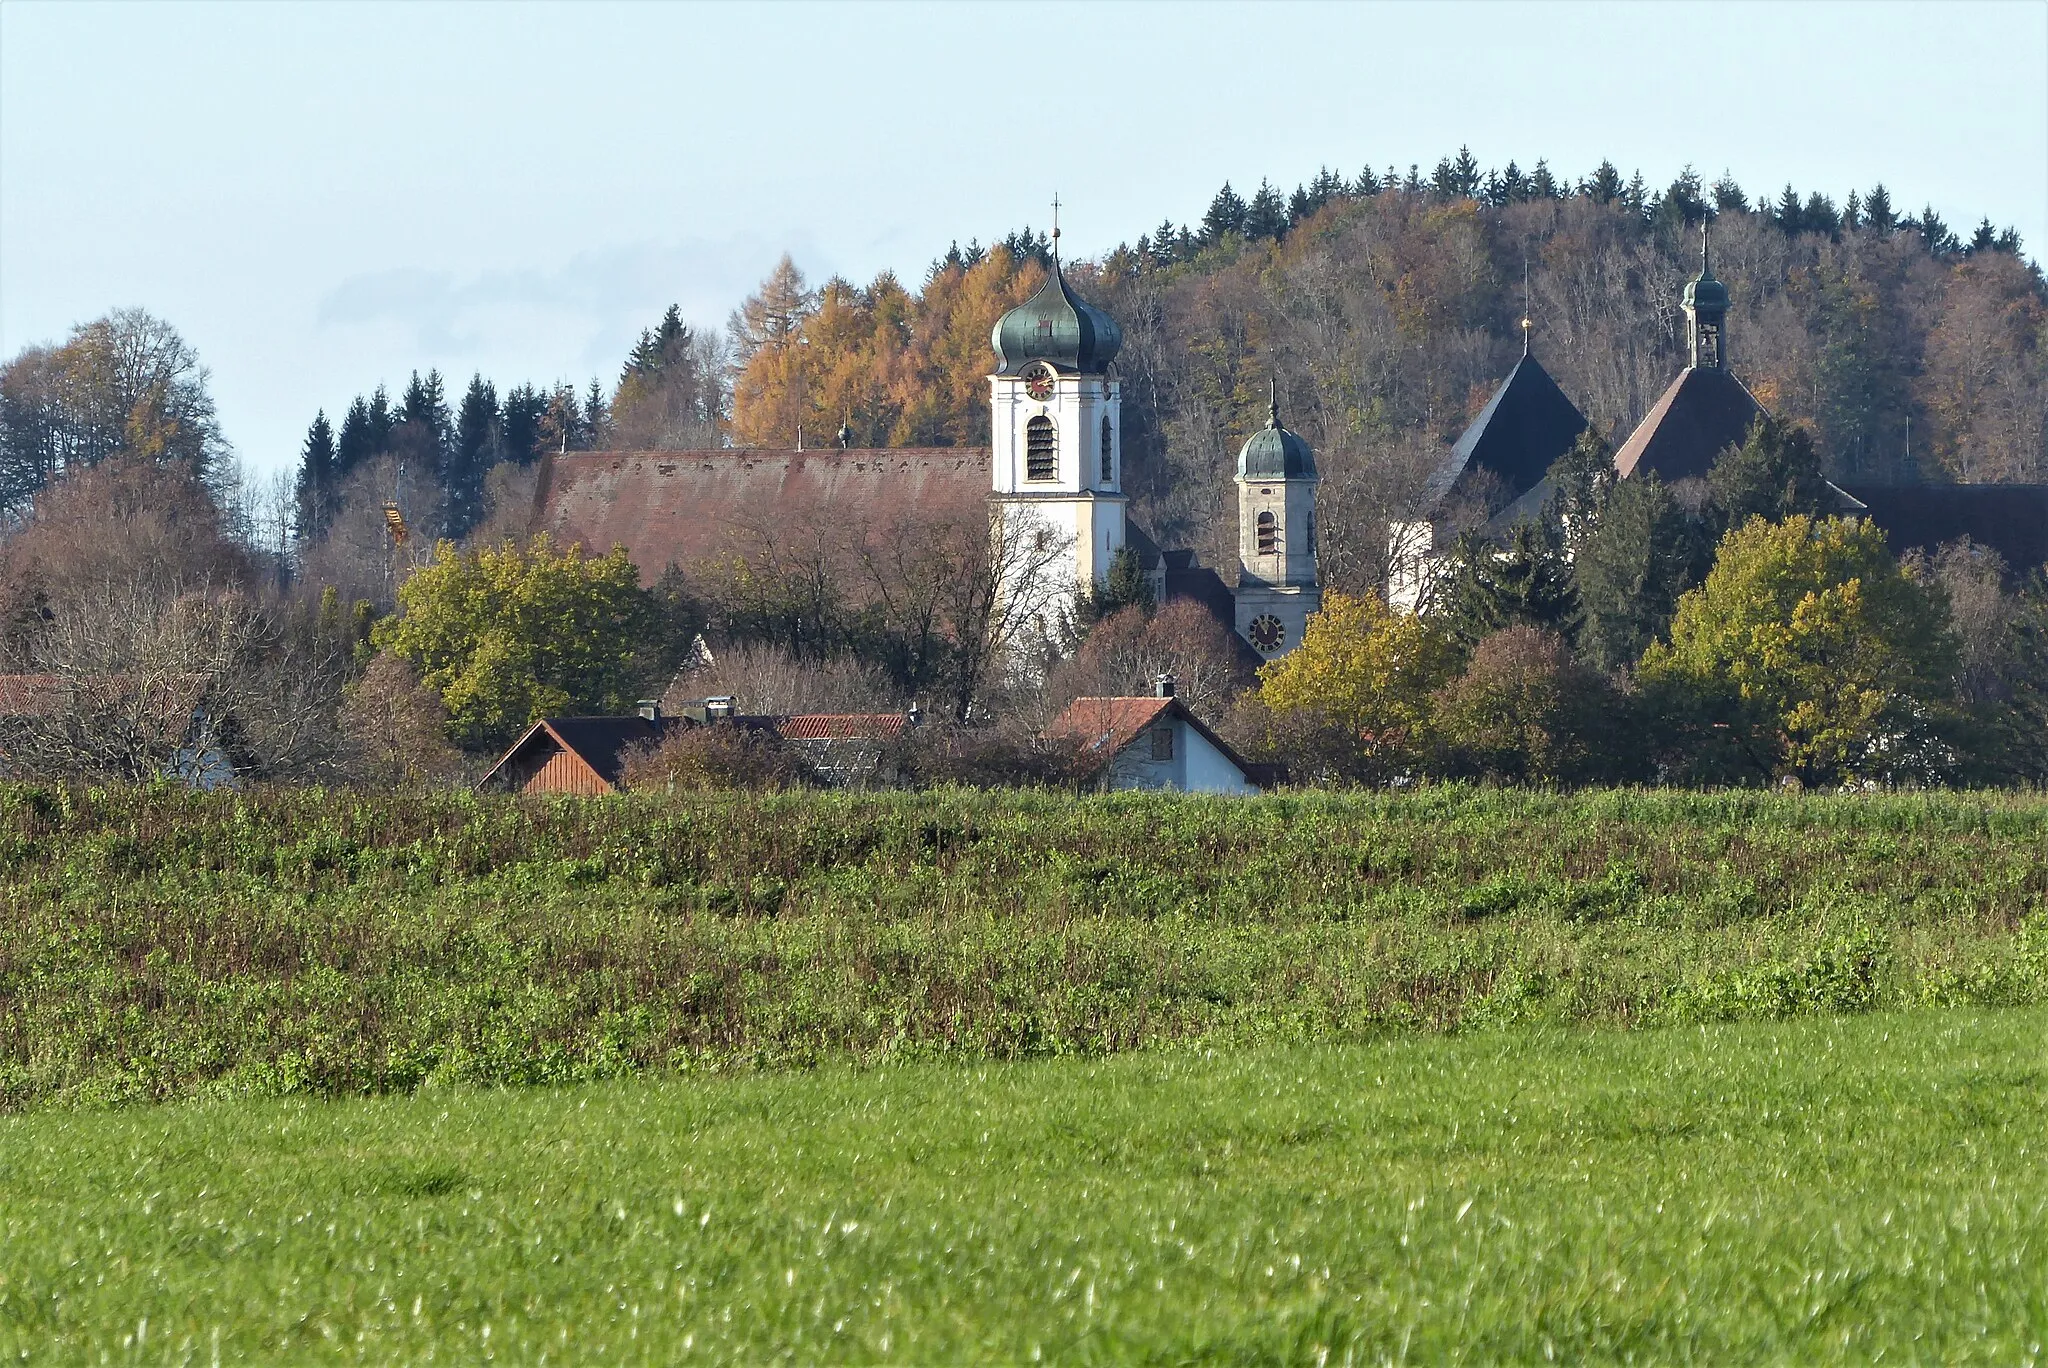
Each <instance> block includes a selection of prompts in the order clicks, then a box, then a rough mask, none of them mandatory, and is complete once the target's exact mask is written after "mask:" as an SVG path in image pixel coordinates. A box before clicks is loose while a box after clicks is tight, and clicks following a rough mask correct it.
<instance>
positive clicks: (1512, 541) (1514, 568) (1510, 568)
mask: <svg viewBox="0 0 2048 1368" xmlns="http://www.w3.org/2000/svg"><path fill="white" fill-rule="evenodd" d="M1435 613H1436V615H1437V616H1438V617H1439V619H1440V620H1441V622H1442V625H1443V627H1444V630H1446V631H1447V632H1449V633H1450V635H1451V636H1452V637H1453V638H1455V639H1456V640H1458V641H1459V642H1461V643H1463V645H1464V646H1466V647H1467V648H1468V649H1469V648H1470V647H1473V646H1476V645H1478V644H1479V643H1480V642H1481V641H1483V640H1485V639H1486V638H1487V637H1489V636H1492V635H1493V634H1494V633H1495V632H1498V631H1502V630H1504V629H1506V628H1509V627H1518V626H1521V627H1540V628H1543V629H1544V630H1546V631H1550V632H1555V633H1557V634H1558V635H1559V636H1561V637H1563V638H1564V639H1565V640H1566V641H1570V642H1576V641H1577V640H1578V635H1579V627H1580V624H1581V622H1582V621H1583V620H1584V612H1583V610H1582V609H1581V607H1580V603H1579V588H1578V585H1577V583H1576V582H1575V581H1574V580H1573V578H1572V566H1571V562H1570V560H1568V559H1567V558H1566V556H1565V554H1564V546H1563V542H1562V539H1561V538H1560V537H1559V535H1558V531H1557V528H1556V527H1555V526H1554V525H1553V524H1550V523H1548V522H1523V523H1518V524H1516V526H1515V529H1514V531H1513V532H1512V533H1511V534H1509V537H1508V543H1507V545H1506V546H1500V545H1497V544H1495V543H1492V542H1489V541H1487V540H1486V539H1485V538H1483V537H1482V536H1480V535H1479V534H1478V533H1473V532H1468V533H1466V534H1465V535H1464V536H1463V537H1461V538H1460V539H1459V540H1458V544H1457V547H1456V549H1455V550H1453V552H1452V553H1451V561H1450V565H1449V567H1448V573H1447V574H1446V576H1445V579H1444V581H1443V585H1442V587H1441V589H1440V590H1439V591H1438V597H1437V605H1436V609H1435Z"/></svg>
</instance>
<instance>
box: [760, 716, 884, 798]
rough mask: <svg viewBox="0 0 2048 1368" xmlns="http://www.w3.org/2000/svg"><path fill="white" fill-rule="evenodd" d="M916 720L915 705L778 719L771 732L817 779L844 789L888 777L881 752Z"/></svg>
mask: <svg viewBox="0 0 2048 1368" xmlns="http://www.w3.org/2000/svg"><path fill="white" fill-rule="evenodd" d="M918 720H919V714H918V710H917V708H915V707H912V708H911V709H910V711H909V712H907V713H808V714H802V715H799V716H794V717H785V718H781V719H780V720H778V722H777V723H776V728H775V730H776V732H777V733H778V734H779V735H780V736H781V737H782V739H783V740H784V741H785V742H786V743H788V745H789V747H790V749H792V750H794V751H796V752H797V753H798V754H800V755H802V756H803V757H804V759H806V760H808V761H809V762H810V765H811V770H812V772H813V773H815V774H816V775H817V776H818V778H820V779H821V780H823V781H824V782H825V783H827V784H830V785H832V786H833V787H834V788H843V787H846V786H848V785H860V784H866V783H869V782H871V781H874V780H881V781H883V782H887V781H889V780H890V779H892V778H893V777H894V776H893V775H891V774H889V773H887V772H886V769H887V767H886V766H885V764H884V754H885V752H886V751H887V749H888V747H889V745H890V743H891V742H894V741H900V740H902V739H903V734H904V733H905V732H906V731H908V730H909V729H910V728H912V727H915V726H916V725H917V724H918Z"/></svg>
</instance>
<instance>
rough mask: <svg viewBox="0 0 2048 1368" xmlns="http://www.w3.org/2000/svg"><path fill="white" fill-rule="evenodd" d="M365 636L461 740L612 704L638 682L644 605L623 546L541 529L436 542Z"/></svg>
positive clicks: (488, 742)
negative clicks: (516, 537) (518, 535)
mask: <svg viewBox="0 0 2048 1368" xmlns="http://www.w3.org/2000/svg"><path fill="white" fill-rule="evenodd" d="M398 607H399V611H398V615H397V616H395V617H390V618H386V619H385V620H383V621H382V622H379V623H378V624H377V626H376V629H375V631H374V632H373V633H372V636H371V640H372V641H373V643H374V644H375V645H376V646H377V647H378V649H380V650H387V651H391V652H392V653H394V654H396V655H398V656H400V657H402V658H404V659H405V660H406V662H407V663H409V664H410V665H411V666H412V667H413V668H414V669H415V670H416V671H418V673H419V677H420V681H421V682H422V683H423V684H425V685H426V686H427V687H428V688H430V689H432V690H433V691H434V692H435V693H436V694H438V695H439V696H440V698H441V701H442V703H443V704H444V705H445V706H446V707H447V709H448V727H449V733H450V738H451V739H452V740H454V741H455V742H456V743H457V744H458V745H461V746H463V747H464V748H465V749H470V750H492V749H496V748H500V747H503V746H505V745H507V744H509V743H510V742H511V741H512V739H513V738H514V737H515V736H516V735H517V734H518V732H519V730H520V729H521V728H523V727H524V726H526V725H527V724H528V723H530V722H532V721H533V720H534V719H535V718H539V717H544V716H550V715H562V714H573V713H620V712H624V711H625V710H626V709H627V708H629V707H630V706H631V705H632V703H633V702H634V700H635V699H636V698H637V697H639V694H640V691H641V690H642V688H643V687H644V686H645V684H646V683H647V680H646V678H645V675H646V668H645V667H646V664H647V653H648V650H649V645H650V638H651V637H652V636H653V632H652V619H653V614H654V605H653V603H652V600H651V598H650V596H649V595H648V593H647V591H646V590H644V589H642V588H641V587H640V576H639V572H638V571H637V570H636V569H634V567H633V563H632V562H631V561H630V560H628V559H627V558H626V553H625V551H624V550H623V549H615V550H613V551H612V552H611V554H609V555H605V556H586V555H584V554H583V550H582V548H581V547H579V546H569V547H567V548H564V549H561V550H557V549H556V548H555V546H554V544H553V542H551V541H550V540H549V538H548V536H547V534H546V533H541V534H539V535H538V536H536V537H534V538H533V540H532V541H530V542H528V543H527V544H526V545H525V546H517V545H504V546H496V547H481V548H477V549H475V550H471V551H460V550H458V549H456V547H455V545H454V543H452V542H442V543H441V544H440V545H439V546H438V547H436V548H435V553H434V560H433V562H432V563H431V564H429V565H425V566H422V567H421V568H420V569H418V570H416V571H414V572H413V574H412V575H411V576H410V577H409V578H408V579H407V580H406V581H405V583H404V584H403V585H401V586H400V587H399V590H398Z"/></svg>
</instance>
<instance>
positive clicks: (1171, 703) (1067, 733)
mask: <svg viewBox="0 0 2048 1368" xmlns="http://www.w3.org/2000/svg"><path fill="white" fill-rule="evenodd" d="M1176 703H1177V700H1175V699H1171V698H1077V699H1075V700H1074V701H1073V702H1072V703H1069V704H1068V705H1067V710H1066V711H1065V712H1063V713H1061V714H1060V715H1059V716H1058V717H1056V718H1054V719H1053V722H1052V725H1051V726H1049V727H1047V728H1046V729H1045V734H1046V735H1047V736H1051V737H1056V738H1058V739H1060V740H1070V741H1073V742H1075V743H1077V744H1078V745H1080V746H1081V748H1082V749H1084V750H1090V751H1096V752H1099V753H1101V754H1102V755H1103V756H1105V757H1107V756H1111V755H1115V754H1116V753H1117V752H1118V751H1120V750H1122V749H1123V748H1124V747H1125V746H1128V745H1130V744H1131V742H1133V741H1135V740H1136V739H1137V737H1138V733H1139V732H1142V731H1144V730H1145V728H1147V727H1149V726H1151V725H1152V724H1153V723H1154V722H1156V721H1158V720H1159V718H1160V716H1161V715H1162V714H1164V713H1168V712H1171V711H1172V710H1173V709H1174V707H1175V705H1176Z"/></svg>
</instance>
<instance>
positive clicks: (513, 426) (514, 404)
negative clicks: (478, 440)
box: [498, 385, 548, 465]
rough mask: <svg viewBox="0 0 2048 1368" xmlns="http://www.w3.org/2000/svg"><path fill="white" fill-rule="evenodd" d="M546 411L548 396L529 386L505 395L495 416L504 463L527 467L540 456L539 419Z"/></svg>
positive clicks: (519, 387) (509, 391)
mask: <svg viewBox="0 0 2048 1368" xmlns="http://www.w3.org/2000/svg"><path fill="white" fill-rule="evenodd" d="M547 407H548V401H547V396H546V395H543V394H542V393H541V392H540V391H539V390H537V389H535V388H534V387H533V386H532V385H520V386H518V387H517V388H515V389H509V390H507V391H505V404H504V407H503V409H502V410H501V411H500V413H499V416H498V440H499V442H500V444H501V446H502V448H503V450H504V453H505V459H506V460H508V461H516V462H518V463H519V464H520V465H526V464H529V463H530V462H531V461H532V460H533V459H534V458H535V457H536V456H538V455H540V454H541V431H540V419H541V415H542V414H543V413H546V412H547Z"/></svg>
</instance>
